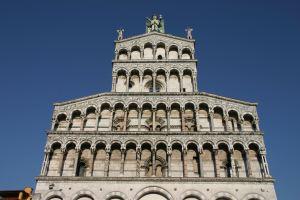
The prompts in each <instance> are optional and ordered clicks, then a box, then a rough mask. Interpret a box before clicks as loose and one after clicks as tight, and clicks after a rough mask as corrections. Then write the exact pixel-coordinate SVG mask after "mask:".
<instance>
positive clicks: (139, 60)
mask: <svg viewBox="0 0 300 200" xmlns="http://www.w3.org/2000/svg"><path fill="white" fill-rule="evenodd" d="M197 62H198V60H197V59H186V60H185V59H163V60H157V59H137V60H116V59H114V60H112V63H113V64H114V63H151V64H153V63H197Z"/></svg>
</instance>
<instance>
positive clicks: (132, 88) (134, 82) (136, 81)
mask: <svg viewBox="0 0 300 200" xmlns="http://www.w3.org/2000/svg"><path fill="white" fill-rule="evenodd" d="M128 87H129V88H128V91H129V92H139V91H140V90H141V86H140V75H139V71H138V70H132V71H131V73H130V78H129V85H128Z"/></svg>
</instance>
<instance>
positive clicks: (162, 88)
mask: <svg viewBox="0 0 300 200" xmlns="http://www.w3.org/2000/svg"><path fill="white" fill-rule="evenodd" d="M156 81H157V82H158V83H159V87H158V88H157V89H156V91H159V92H166V91H167V84H166V73H165V71H164V70H162V69H159V70H158V71H157V75H156Z"/></svg>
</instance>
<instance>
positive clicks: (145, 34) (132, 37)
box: [114, 32, 196, 44]
mask: <svg viewBox="0 0 300 200" xmlns="http://www.w3.org/2000/svg"><path fill="white" fill-rule="evenodd" d="M148 35H161V36H165V37H169V38H173V39H177V40H182V41H186V42H193V43H195V42H196V40H194V39H187V38H183V37H179V36H174V35H171V34H167V33H159V32H150V33H144V34H141V35H136V36H131V37H129V38H125V39H123V40H115V41H114V42H115V44H116V43H121V42H127V41H130V40H134V39H138V38H141V37H146V36H148Z"/></svg>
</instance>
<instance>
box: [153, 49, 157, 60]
mask: <svg viewBox="0 0 300 200" xmlns="http://www.w3.org/2000/svg"><path fill="white" fill-rule="evenodd" d="M155 56H156V45H153V59H154V60H155V59H156V57H155Z"/></svg>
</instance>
